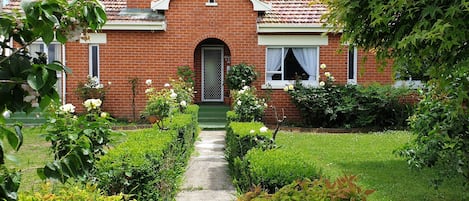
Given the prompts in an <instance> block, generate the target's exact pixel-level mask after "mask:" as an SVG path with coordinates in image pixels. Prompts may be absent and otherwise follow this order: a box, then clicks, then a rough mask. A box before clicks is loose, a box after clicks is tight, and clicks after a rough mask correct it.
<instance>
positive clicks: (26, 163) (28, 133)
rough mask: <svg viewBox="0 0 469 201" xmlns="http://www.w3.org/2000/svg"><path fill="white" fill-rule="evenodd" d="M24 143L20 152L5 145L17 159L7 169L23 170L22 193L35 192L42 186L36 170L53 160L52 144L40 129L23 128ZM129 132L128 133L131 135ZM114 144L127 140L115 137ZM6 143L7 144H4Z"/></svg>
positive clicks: (8, 164)
mask: <svg viewBox="0 0 469 201" xmlns="http://www.w3.org/2000/svg"><path fill="white" fill-rule="evenodd" d="M22 131H23V135H24V143H23V146H21V148H20V150H19V151H18V152H14V151H12V150H11V149H10V147H9V145H5V147H6V148H7V150H8V151H7V152H8V153H9V154H11V155H13V156H14V157H15V158H17V162H12V161H8V160H7V161H6V163H7V167H9V168H16V169H18V170H21V173H22V176H21V186H20V191H23V192H25V191H34V189H37V188H38V187H39V184H41V183H42V182H41V179H40V178H39V176H38V175H37V174H36V169H37V168H40V167H44V165H45V164H46V162H50V161H52V160H53V156H52V153H51V151H50V149H49V147H50V143H49V142H47V141H46V140H45V139H44V138H43V137H42V136H41V134H42V133H44V130H43V129H41V128H39V127H27V128H23V130H22ZM131 132H132V131H127V132H126V133H131ZM112 139H113V141H112V142H113V143H112V144H118V143H120V142H122V141H124V140H125V135H116V136H113V138H112ZM4 143H6V142H4Z"/></svg>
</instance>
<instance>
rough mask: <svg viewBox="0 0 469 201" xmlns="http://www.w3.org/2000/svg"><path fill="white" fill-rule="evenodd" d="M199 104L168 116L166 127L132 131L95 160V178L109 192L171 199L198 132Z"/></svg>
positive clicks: (141, 198)
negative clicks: (121, 141) (118, 143)
mask: <svg viewBox="0 0 469 201" xmlns="http://www.w3.org/2000/svg"><path fill="white" fill-rule="evenodd" d="M197 111H198V107H196V106H191V107H189V108H188V109H187V110H186V113H188V114H177V115H175V116H174V117H173V118H171V119H169V120H168V121H170V122H169V123H168V124H166V125H169V129H168V130H159V129H156V128H150V129H144V130H139V131H136V132H133V133H131V134H130V135H129V137H128V139H127V141H126V142H123V143H121V144H120V145H118V146H117V147H115V148H113V149H111V150H110V151H109V152H108V153H107V154H106V155H105V156H103V157H102V158H101V160H100V161H99V162H98V163H97V172H96V174H95V175H96V181H97V183H98V186H99V187H100V188H101V189H103V190H105V191H106V192H107V193H108V194H111V195H114V194H119V193H124V194H129V195H131V198H135V199H137V200H174V197H175V195H176V190H177V187H178V184H179V183H180V182H179V179H180V178H181V176H182V173H183V172H184V168H185V166H186V164H187V161H188V159H189V157H190V154H191V151H192V150H193V144H194V141H195V139H196V136H197V132H198V126H197V116H196V115H197Z"/></svg>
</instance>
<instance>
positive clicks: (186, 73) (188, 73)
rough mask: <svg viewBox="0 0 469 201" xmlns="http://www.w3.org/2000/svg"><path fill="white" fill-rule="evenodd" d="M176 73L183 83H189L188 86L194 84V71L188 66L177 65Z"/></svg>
mask: <svg viewBox="0 0 469 201" xmlns="http://www.w3.org/2000/svg"><path fill="white" fill-rule="evenodd" d="M177 75H178V77H179V78H181V79H182V80H183V81H184V82H185V83H187V84H189V85H190V86H192V87H194V85H195V81H194V79H195V73H194V71H193V70H192V68H191V67H189V66H178V70H177Z"/></svg>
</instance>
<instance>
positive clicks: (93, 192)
mask: <svg viewBox="0 0 469 201" xmlns="http://www.w3.org/2000/svg"><path fill="white" fill-rule="evenodd" d="M123 199H124V196H123V195H115V196H106V195H103V192H102V191H101V190H100V189H99V188H97V186H96V185H94V184H86V185H82V184H80V183H75V182H72V183H69V184H65V185H64V186H61V187H60V188H58V189H57V187H53V185H52V184H51V183H49V182H48V183H44V185H42V186H41V188H40V189H39V191H36V192H34V193H22V194H20V196H19V200H21V201H36V200H45V201H62V200H70V201H82V200H94V201H120V200H123Z"/></svg>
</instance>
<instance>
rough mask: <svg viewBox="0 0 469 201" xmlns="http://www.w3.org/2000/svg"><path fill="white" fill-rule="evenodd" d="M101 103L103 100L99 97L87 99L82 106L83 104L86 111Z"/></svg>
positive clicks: (97, 106)
mask: <svg viewBox="0 0 469 201" xmlns="http://www.w3.org/2000/svg"><path fill="white" fill-rule="evenodd" d="M102 103H103V102H102V101H101V100H100V99H88V100H86V101H85V102H84V103H83V106H85V107H86V109H87V110H88V111H91V110H93V109H98V108H99V107H101V104H102Z"/></svg>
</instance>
